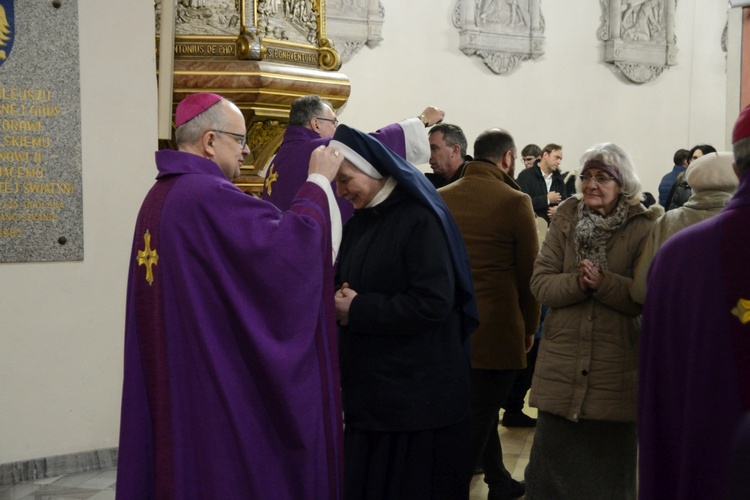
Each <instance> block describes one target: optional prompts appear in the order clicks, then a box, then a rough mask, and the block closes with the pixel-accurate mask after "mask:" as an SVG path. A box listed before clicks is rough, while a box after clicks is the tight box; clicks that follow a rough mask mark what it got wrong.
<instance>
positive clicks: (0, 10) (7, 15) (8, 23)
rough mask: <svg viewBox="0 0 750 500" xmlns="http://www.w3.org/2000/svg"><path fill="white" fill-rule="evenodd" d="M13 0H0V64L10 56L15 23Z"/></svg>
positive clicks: (14, 34)
mask: <svg viewBox="0 0 750 500" xmlns="http://www.w3.org/2000/svg"><path fill="white" fill-rule="evenodd" d="M14 1H15V0H0V66H2V65H3V63H4V62H5V61H7V60H8V58H9V57H10V51H11V50H12V49H13V40H15V38H16V23H15V15H14V13H13V10H14V9H13V2H14Z"/></svg>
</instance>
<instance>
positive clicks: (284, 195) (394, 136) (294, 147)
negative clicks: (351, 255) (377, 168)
mask: <svg viewBox="0 0 750 500" xmlns="http://www.w3.org/2000/svg"><path fill="white" fill-rule="evenodd" d="M370 135H372V136H373V137H375V138H376V139H378V140H379V141H380V142H382V143H383V144H385V145H386V146H388V147H389V148H391V149H392V150H393V151H394V152H395V153H396V154H397V155H399V156H401V157H402V158H406V138H405V136H404V130H403V129H402V128H401V125H399V124H398V123H394V124H392V125H388V126H386V127H383V128H382V129H380V130H378V131H377V132H373V133H372V134H370ZM331 139H332V138H331V137H320V136H319V135H318V134H317V133H316V132H314V131H312V130H310V129H309V128H306V127H300V126H297V125H289V126H288V127H287V128H286V131H284V140H283V141H282V143H281V147H279V151H278V152H277V153H276V156H275V157H274V159H273V161H272V162H271V165H270V166H269V167H268V171H267V172H266V180H265V182H264V183H263V199H264V200H267V201H270V202H271V203H273V204H274V205H276V206H277V207H278V208H280V209H281V210H289V207H291V206H292V201H293V200H294V196H295V195H296V194H297V191H298V190H299V188H300V187H301V186H302V184H304V183H305V180H306V179H307V168H308V166H309V163H310V156H311V155H312V152H313V150H314V149H315V148H317V147H318V146H321V145H323V146H327V145H328V143H329V142H330V141H331ZM333 192H334V193H335V192H336V186H335V185H334V186H333ZM336 200H337V201H338V204H339V210H341V222H342V223H343V224H346V221H348V220H349V218H350V217H351V216H352V214H353V213H354V207H353V206H352V204H351V202H349V201H348V200H346V199H345V198H339V197H336Z"/></svg>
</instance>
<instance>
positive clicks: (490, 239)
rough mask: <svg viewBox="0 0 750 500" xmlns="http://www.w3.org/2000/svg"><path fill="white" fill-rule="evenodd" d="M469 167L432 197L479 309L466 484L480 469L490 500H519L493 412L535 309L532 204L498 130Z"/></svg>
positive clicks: (518, 362) (527, 345)
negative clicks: (452, 225)
mask: <svg viewBox="0 0 750 500" xmlns="http://www.w3.org/2000/svg"><path fill="white" fill-rule="evenodd" d="M474 158H476V160H475V161H472V162H469V163H467V165H466V167H465V170H464V175H463V177H461V178H460V179H459V180H457V181H456V182H454V183H452V184H450V185H448V186H446V187H444V188H441V189H440V190H438V192H439V193H440V195H441V196H442V197H443V200H444V201H445V203H446V205H447V206H448V208H449V209H450V211H451V213H452V214H453V217H454V219H455V220H456V224H457V225H458V228H459V230H460V231H461V234H462V235H463V238H464V242H465V243H466V248H467V250H468V254H469V263H470V265H471V272H472V278H473V279H474V291H475V294H476V299H477V305H478V307H479V321H480V325H479V328H478V329H477V330H476V331H475V332H474V334H473V335H472V337H471V368H472V370H471V372H472V373H471V384H472V388H471V389H472V408H471V437H470V444H469V450H470V453H471V455H470V456H469V460H470V463H468V464H467V467H466V470H467V480H468V481H470V480H471V475H472V472H473V469H474V465H475V464H481V465H482V467H483V469H484V473H485V476H484V480H485V482H486V483H487V485H488V487H489V491H490V494H489V497H488V498H489V499H490V500H498V499H510V498H518V497H520V496H522V495H523V494H524V484H523V483H520V482H518V481H516V480H514V479H512V478H511V476H510V473H509V472H508V471H507V470H506V468H505V466H504V465H503V461H502V460H503V459H502V457H503V456H502V448H501V445H500V437H499V435H498V433H497V426H498V411H499V410H500V407H501V405H502V404H503V402H504V401H505V399H506V398H507V396H508V393H509V392H510V389H511V387H512V385H513V381H514V379H515V377H516V374H517V373H518V372H519V371H520V370H522V369H523V368H525V367H526V352H527V351H528V350H529V349H531V347H532V345H533V343H534V333H535V332H536V329H537V326H538V323H539V307H540V306H539V302H537V300H536V299H535V298H534V296H533V295H532V293H531V290H530V289H529V281H530V279H531V274H532V270H533V267H534V259H535V258H536V255H537V253H538V252H539V242H538V239H537V233H536V224H535V222H534V210H533V208H532V206H531V199H530V198H529V196H528V195H526V194H524V193H522V192H521V190H520V189H519V187H518V185H517V184H516V183H515V181H514V180H513V177H512V175H513V173H512V172H513V166H514V163H515V161H516V146H515V144H514V142H513V137H511V135H510V134H509V133H508V132H506V131H504V130H501V129H490V130H487V131H485V132H483V133H482V134H480V135H479V137H477V140H476V141H475V142H474Z"/></svg>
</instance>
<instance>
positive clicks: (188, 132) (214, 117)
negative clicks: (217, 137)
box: [174, 99, 231, 147]
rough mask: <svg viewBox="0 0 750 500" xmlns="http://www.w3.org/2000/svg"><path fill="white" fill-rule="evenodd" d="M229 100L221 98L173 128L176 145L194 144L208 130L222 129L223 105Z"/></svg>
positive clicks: (223, 119)
mask: <svg viewBox="0 0 750 500" xmlns="http://www.w3.org/2000/svg"><path fill="white" fill-rule="evenodd" d="M230 102H231V101H228V100H226V99H222V100H220V101H217V102H216V103H215V104H214V105H213V106H211V107H210V108H208V109H207V110H205V111H204V112H203V113H201V114H199V115H198V116H196V117H195V118H193V119H192V120H189V121H188V122H187V123H185V124H183V125H182V126H181V127H178V128H177V130H175V133H174V137H175V142H177V146H178V147H179V146H180V145H182V144H195V143H196V142H198V141H199V140H200V138H201V137H203V134H205V133H206V132H207V131H208V130H223V129H224V125H225V123H226V119H225V117H226V114H224V106H226V105H228V103H230Z"/></svg>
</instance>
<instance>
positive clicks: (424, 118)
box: [419, 113, 430, 128]
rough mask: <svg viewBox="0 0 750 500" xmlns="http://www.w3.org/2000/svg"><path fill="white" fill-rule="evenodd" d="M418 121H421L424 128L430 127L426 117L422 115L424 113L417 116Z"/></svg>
mask: <svg viewBox="0 0 750 500" xmlns="http://www.w3.org/2000/svg"><path fill="white" fill-rule="evenodd" d="M419 119H420V120H422V123H423V124H424V126H425V128H427V127H429V126H430V122H429V121H427V117H426V116H425V115H424V113H422V114H421V115H419Z"/></svg>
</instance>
